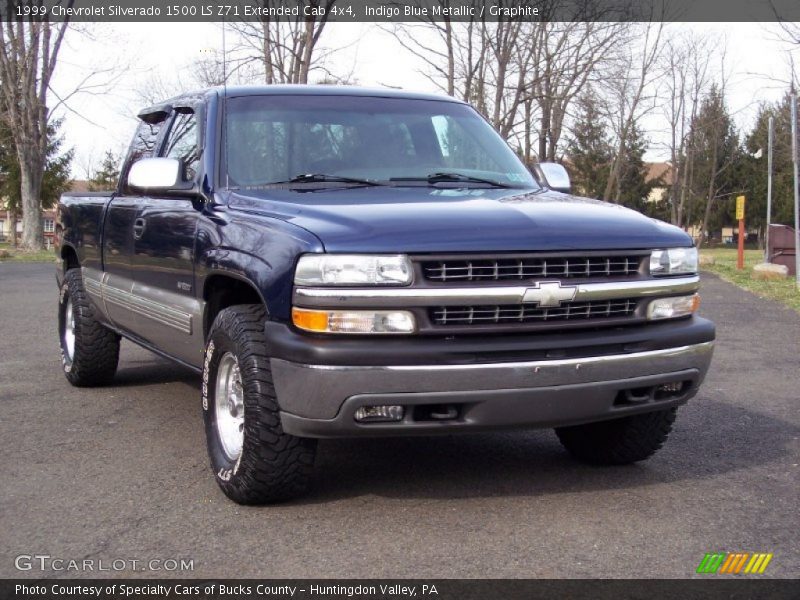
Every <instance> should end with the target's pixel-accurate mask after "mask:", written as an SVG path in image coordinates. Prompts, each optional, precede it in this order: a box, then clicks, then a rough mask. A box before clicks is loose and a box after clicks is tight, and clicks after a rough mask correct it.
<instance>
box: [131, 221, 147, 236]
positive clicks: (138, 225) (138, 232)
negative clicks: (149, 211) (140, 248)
mask: <svg viewBox="0 0 800 600" xmlns="http://www.w3.org/2000/svg"><path fill="white" fill-rule="evenodd" d="M145 225H147V222H146V221H145V220H144V219H136V221H134V223H133V237H134V239H137V240H138V239H141V237H142V235H143V234H144V228H145Z"/></svg>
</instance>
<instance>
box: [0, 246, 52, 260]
mask: <svg viewBox="0 0 800 600" xmlns="http://www.w3.org/2000/svg"><path fill="white" fill-rule="evenodd" d="M6 253H8V254H10V256H9V257H6ZM55 260H56V255H55V252H54V251H53V250H52V249H50V250H39V251H37V252H25V251H23V250H18V249H16V248H13V247H11V245H10V244H5V243H4V244H0V262H55Z"/></svg>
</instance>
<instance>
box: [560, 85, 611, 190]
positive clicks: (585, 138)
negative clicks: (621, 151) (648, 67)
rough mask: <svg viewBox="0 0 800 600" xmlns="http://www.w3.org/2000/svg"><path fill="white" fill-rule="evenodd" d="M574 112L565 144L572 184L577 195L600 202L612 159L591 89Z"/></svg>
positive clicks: (603, 121)
mask: <svg viewBox="0 0 800 600" xmlns="http://www.w3.org/2000/svg"><path fill="white" fill-rule="evenodd" d="M577 108H578V114H577V117H576V119H575V125H574V126H573V128H572V135H571V136H570V138H569V140H568V142H567V157H568V159H569V163H570V171H571V175H572V182H573V185H574V187H575V191H576V192H577V193H579V194H582V195H584V196H587V197H590V198H600V197H602V195H603V191H604V190H605V187H606V181H607V180H608V173H609V169H610V168H611V160H612V158H613V153H612V149H611V144H610V142H609V139H608V137H607V135H606V120H605V119H604V118H603V116H602V114H601V111H600V106H599V104H598V101H597V98H596V96H595V95H594V94H593V93H592V90H591V89H590V90H588V91H587V92H586V93H584V94H583V95H581V97H580V98H579V99H578V102H577Z"/></svg>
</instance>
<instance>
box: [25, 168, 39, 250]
mask: <svg viewBox="0 0 800 600" xmlns="http://www.w3.org/2000/svg"><path fill="white" fill-rule="evenodd" d="M32 163H34V161H33V160H31V159H27V160H25V161H20V192H21V196H22V247H23V248H24V249H25V250H41V249H42V248H44V229H43V228H42V203H41V196H42V169H41V167H39V166H38V165H36V164H32Z"/></svg>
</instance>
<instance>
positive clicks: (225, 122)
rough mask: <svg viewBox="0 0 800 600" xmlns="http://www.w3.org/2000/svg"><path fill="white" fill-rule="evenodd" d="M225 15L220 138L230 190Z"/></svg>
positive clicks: (227, 185) (223, 18)
mask: <svg viewBox="0 0 800 600" xmlns="http://www.w3.org/2000/svg"><path fill="white" fill-rule="evenodd" d="M225 29H226V27H225V15H224V14H223V15H222V137H223V139H224V140H225V146H224V150H225V188H226V189H228V190H229V189H230V187H231V185H230V184H231V182H230V175H229V174H228V48H227V46H226V45H225Z"/></svg>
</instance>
